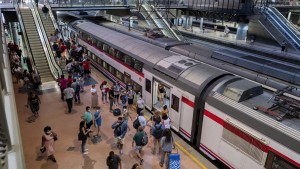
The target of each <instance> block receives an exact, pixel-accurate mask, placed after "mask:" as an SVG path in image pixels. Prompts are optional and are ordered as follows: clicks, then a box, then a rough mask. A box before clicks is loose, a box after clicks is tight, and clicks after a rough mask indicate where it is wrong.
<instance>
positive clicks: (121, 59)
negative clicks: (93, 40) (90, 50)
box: [116, 51, 125, 62]
mask: <svg viewBox="0 0 300 169" xmlns="http://www.w3.org/2000/svg"><path fill="white" fill-rule="evenodd" d="M116 58H117V59H118V60H120V61H123V62H124V60H125V58H124V54H123V53H122V52H120V51H118V52H117V54H116Z"/></svg>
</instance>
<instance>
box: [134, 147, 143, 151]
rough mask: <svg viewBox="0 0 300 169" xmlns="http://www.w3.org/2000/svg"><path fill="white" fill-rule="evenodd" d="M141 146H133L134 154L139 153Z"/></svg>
mask: <svg viewBox="0 0 300 169" xmlns="http://www.w3.org/2000/svg"><path fill="white" fill-rule="evenodd" d="M142 148H143V146H135V152H137V153H139V152H140V151H141V150H142Z"/></svg>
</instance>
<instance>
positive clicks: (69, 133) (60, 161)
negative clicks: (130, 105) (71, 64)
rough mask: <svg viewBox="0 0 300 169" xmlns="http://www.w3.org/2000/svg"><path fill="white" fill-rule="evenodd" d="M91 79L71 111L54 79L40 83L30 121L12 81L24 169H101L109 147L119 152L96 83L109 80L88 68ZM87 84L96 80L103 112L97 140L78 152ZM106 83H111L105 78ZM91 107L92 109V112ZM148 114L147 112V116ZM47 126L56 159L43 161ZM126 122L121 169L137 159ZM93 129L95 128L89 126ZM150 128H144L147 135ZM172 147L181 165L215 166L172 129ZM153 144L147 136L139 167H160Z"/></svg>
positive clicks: (24, 99) (21, 95) (187, 167)
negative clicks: (36, 110) (35, 114)
mask: <svg viewBox="0 0 300 169" xmlns="http://www.w3.org/2000/svg"><path fill="white" fill-rule="evenodd" d="M91 77H92V79H91V80H90V84H87V85H86V86H85V87H84V90H85V91H84V92H83V93H81V96H80V97H81V102H82V103H81V104H79V105H78V104H73V110H72V112H71V113H67V104H66V102H63V101H61V99H60V91H59V88H58V86H57V84H56V82H49V83H45V84H43V85H42V91H43V94H42V95H39V97H40V99H41V105H40V111H39V117H38V118H37V119H36V120H34V121H32V122H31V123H29V122H28V120H30V119H32V118H33V114H32V113H31V111H30V108H27V107H26V105H27V93H26V92H24V90H22V88H23V87H22V86H23V85H22V84H20V83H19V84H16V83H14V92H15V98H16V106H17V111H18V119H19V125H20V130H21V136H22V146H23V149H24V156H25V163H26V168H28V169H58V168H59V169H103V168H107V166H106V158H107V156H108V154H109V152H110V151H112V150H113V151H114V152H115V153H116V154H118V155H119V150H118V149H117V147H116V144H115V143H114V137H113V129H112V128H111V125H112V123H113V122H114V121H116V120H117V117H115V116H113V115H112V113H110V112H109V104H107V103H106V104H103V103H102V101H101V93H100V90H99V84H100V82H102V81H103V80H106V81H108V82H109V80H108V79H106V78H105V77H104V76H102V74H101V73H100V72H98V71H97V70H95V69H92V74H91ZM91 84H96V89H97V90H98V95H99V106H100V107H101V111H102V112H103V116H102V127H101V132H100V133H101V140H100V142H97V143H95V144H94V143H93V142H92V141H91V139H88V142H87V145H86V148H87V149H89V150H88V152H89V154H88V155H82V153H81V141H78V140H77V134H78V132H79V123H80V121H81V116H83V114H84V112H85V107H86V106H90V105H91V94H90V92H89V91H90V89H91ZM108 85H109V87H111V86H112V83H110V82H109V84H108ZM94 112H95V110H93V109H92V113H94ZM135 112H136V111H135V110H132V111H131V116H132V117H133V118H135V117H136V113H135ZM149 116H150V115H149V114H147V117H149ZM47 125H49V126H51V127H52V131H54V132H56V133H57V134H58V141H56V142H55V154H54V155H55V158H56V160H57V163H53V162H52V161H47V160H46V159H47V157H46V155H42V154H41V153H40V150H39V149H40V146H41V141H42V135H43V129H44V127H45V126H47ZM128 126H129V127H130V131H128V132H127V134H126V137H125V145H124V154H123V155H120V157H121V159H122V169H130V168H131V167H132V165H133V164H134V163H138V162H139V161H138V159H137V157H136V156H135V154H134V148H133V147H132V146H131V142H132V138H133V135H134V133H135V130H134V129H133V127H132V121H130V120H129V124H128ZM92 129H93V130H94V133H95V131H96V129H94V127H92ZM149 130H150V128H149V127H147V128H146V130H145V131H146V132H147V133H148V135H149ZM173 136H174V138H175V144H176V147H177V148H178V150H179V154H180V156H181V169H215V168H217V167H216V166H215V165H213V164H212V163H211V162H210V161H208V160H207V159H206V158H204V157H203V156H202V155H201V154H200V153H199V152H197V151H195V149H193V148H192V147H191V146H189V145H188V144H187V143H186V142H185V141H184V140H182V139H181V138H179V137H178V136H177V135H176V134H174V133H173ZM152 147H153V143H152V139H151V137H150V138H149V143H148V144H147V145H146V146H145V147H144V149H143V152H142V156H143V158H144V164H143V166H141V168H144V169H161V167H160V166H159V159H160V156H159V155H158V154H156V155H153V154H152V153H151V149H152Z"/></svg>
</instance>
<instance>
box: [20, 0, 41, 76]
mask: <svg viewBox="0 0 300 169" xmlns="http://www.w3.org/2000/svg"><path fill="white" fill-rule="evenodd" d="M15 9H16V12H17V16H18V19H19V23H20V26H21V29H22V32H23V34H22V36H23V37H24V38H23V39H24V41H25V47H26V50H27V54H28V55H29V56H28V58H29V59H30V62H31V63H33V64H31V68H30V69H33V70H35V71H36V72H38V71H37V69H36V66H35V65H36V63H35V60H34V57H33V54H32V50H31V46H30V43H29V39H28V37H27V32H26V28H25V25H24V23H23V16H22V14H21V10H20V4H19V3H17V4H16V5H15ZM24 52H25V51H24Z"/></svg>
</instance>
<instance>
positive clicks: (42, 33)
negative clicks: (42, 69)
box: [29, 3, 62, 79]
mask: <svg viewBox="0 0 300 169" xmlns="http://www.w3.org/2000/svg"><path fill="white" fill-rule="evenodd" d="M29 5H30V6H31V8H30V10H31V12H32V14H33V18H34V20H35V21H36V22H37V23H38V24H37V27H36V28H37V30H38V33H39V35H40V38H41V43H42V45H43V47H44V51H45V55H46V58H47V61H48V65H49V68H50V70H51V72H52V76H53V77H54V79H58V78H59V76H60V75H62V70H61V68H60V67H59V66H58V64H57V63H56V61H55V59H54V55H53V52H52V49H51V47H50V43H49V39H48V37H47V35H46V33H45V30H44V25H43V24H42V21H41V18H40V15H39V12H38V11H37V7H36V5H35V4H32V3H29ZM38 25H39V26H38ZM45 47H46V48H45Z"/></svg>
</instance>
